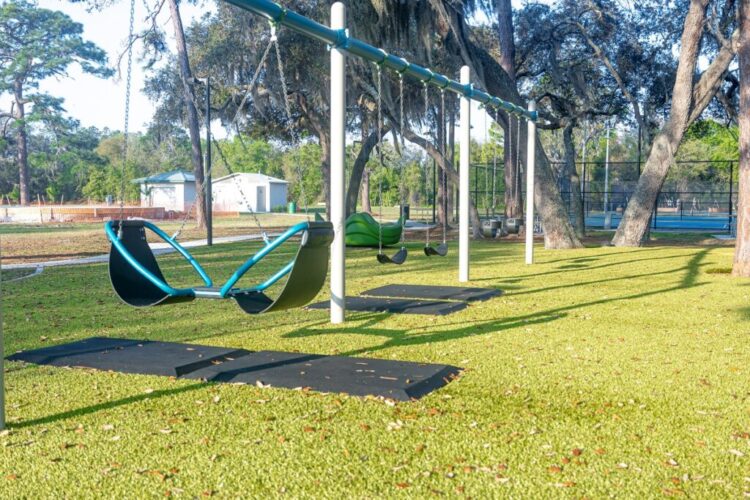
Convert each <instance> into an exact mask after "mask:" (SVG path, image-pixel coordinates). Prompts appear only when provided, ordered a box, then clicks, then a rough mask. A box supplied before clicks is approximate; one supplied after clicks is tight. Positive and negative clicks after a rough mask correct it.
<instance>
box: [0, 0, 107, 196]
mask: <svg viewBox="0 0 750 500" xmlns="http://www.w3.org/2000/svg"><path fill="white" fill-rule="evenodd" d="M82 34H83V26H82V25H81V24H79V23H77V22H74V21H73V20H72V19H71V18H70V17H68V16H67V15H66V14H64V13H62V12H59V11H53V10H49V9H41V8H38V7H37V6H36V4H35V3H31V2H27V1H25V0H18V1H12V2H5V3H3V4H1V5H0V61H2V64H0V96H2V95H3V94H11V95H12V98H13V105H14V112H13V116H12V118H13V122H12V123H11V127H10V128H11V130H14V131H15V132H16V133H17V137H23V134H24V133H25V134H27V135H32V134H34V133H36V134H38V135H39V136H40V137H38V138H36V140H35V138H34V137H31V138H30V141H29V142H31V143H32V145H34V143H35V144H36V145H40V144H42V145H43V144H44V143H45V142H46V143H47V144H48V145H49V148H47V149H45V148H44V147H39V148H35V149H32V151H31V153H32V154H31V155H29V151H28V149H27V148H28V145H27V146H25V147H24V146H23V143H22V142H20V141H19V144H18V145H16V144H13V147H14V148H16V147H17V148H21V151H20V154H19V155H18V156H19V157H21V158H26V157H28V156H31V158H29V161H28V163H30V165H27V162H26V161H22V160H19V161H18V164H17V165H16V167H17V168H19V170H24V169H25V168H26V167H27V166H30V174H31V186H28V185H26V186H22V187H21V188H22V190H23V192H24V193H29V188H31V189H33V191H35V192H36V193H39V194H41V193H45V194H47V195H48V196H52V195H53V196H54V197H55V198H56V197H57V196H58V195H63V194H64V193H66V192H68V193H72V192H73V191H75V187H74V185H75V182H74V181H73V177H75V176H74V175H70V174H71V171H72V170H73V169H74V165H79V166H80V160H81V159H80V158H79V156H80V155H77V154H76V153H74V152H73V153H71V151H72V150H79V152H80V148H77V147H76V145H75V144H66V141H67V139H69V138H70V135H71V134H72V135H73V136H75V134H76V129H77V123H75V122H74V121H73V120H70V119H67V118H65V117H64V109H63V102H62V99H60V98H57V97H53V96H50V95H48V94H44V93H38V92H37V93H31V92H30V91H33V90H35V89H37V88H38V87H39V83H40V81H42V80H44V79H46V78H50V77H57V78H62V77H66V76H67V75H68V69H69V68H70V66H71V65H74V64H75V65H77V66H78V67H80V69H81V70H82V71H83V72H84V73H89V74H94V75H98V76H102V77H107V76H110V75H111V74H112V70H111V69H110V68H108V67H107V55H106V53H105V52H104V51H103V50H102V49H100V48H99V47H97V46H96V45H95V44H93V43H92V42H88V41H86V40H84V39H83V37H82ZM28 106H31V108H30V110H27V109H26V108H27V107H28ZM73 142H75V141H73ZM5 146H6V147H7V146H8V144H6V145H5ZM66 154H67V157H65V156H66ZM83 156H85V155H83ZM40 173H42V174H46V178H45V176H44V175H42V176H40V175H39V174H40ZM9 178H10V176H7V175H4V176H3V179H1V180H0V182H1V183H3V184H5V185H4V186H2V187H3V190H8V189H9V188H10V186H8V185H7V182H8V180H9Z"/></svg>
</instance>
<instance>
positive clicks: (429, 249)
mask: <svg viewBox="0 0 750 500" xmlns="http://www.w3.org/2000/svg"><path fill="white" fill-rule="evenodd" d="M424 254H425V255H426V256H428V257H433V256H435V255H439V256H440V257H445V256H446V255H448V245H446V244H445V243H441V244H439V245H438V246H437V247H433V246H430V245H426V246H425V247H424Z"/></svg>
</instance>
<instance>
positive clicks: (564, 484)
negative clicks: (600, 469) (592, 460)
mask: <svg viewBox="0 0 750 500" xmlns="http://www.w3.org/2000/svg"><path fill="white" fill-rule="evenodd" d="M575 485H576V483H574V482H573V481H564V482H562V483H555V486H557V487H558V488H572V487H573V486H575Z"/></svg>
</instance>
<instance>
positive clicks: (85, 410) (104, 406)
mask: <svg viewBox="0 0 750 500" xmlns="http://www.w3.org/2000/svg"><path fill="white" fill-rule="evenodd" d="M205 387H206V384H205V383H203V382H200V383H196V384H190V385H186V386H183V387H175V388H173V389H162V390H158V391H154V392H152V393H149V394H146V393H142V394H137V395H134V396H127V397H125V398H122V399H117V400H115V401H107V402H105V403H98V404H95V405H91V406H84V407H82V408H76V409H74V410H68V411H64V412H60V413H55V414H53V415H47V416H45V417H40V418H35V419H32V420H24V421H22V422H8V427H9V428H11V429H23V428H25V427H33V426H35V425H44V424H51V423H53V422H58V421H60V420H67V419H69V418H74V417H82V416H84V415H90V414H92V413H97V412H99V411H102V410H111V409H113V408H117V407H119V406H125V405H129V404H132V403H138V402H140V401H144V400H146V399H156V398H162V397H166V396H174V395H177V394H182V393H185V392H190V391H194V390H196V389H202V388H205Z"/></svg>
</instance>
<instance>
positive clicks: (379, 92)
mask: <svg viewBox="0 0 750 500" xmlns="http://www.w3.org/2000/svg"><path fill="white" fill-rule="evenodd" d="M377 71H378V89H377V98H378V102H377V108H378V123H377V127H378V160H379V162H380V172H379V175H378V201H379V203H380V210H379V212H380V216H379V217H380V221H379V223H378V255H382V254H383V170H384V164H383V144H382V141H383V128H382V127H383V110H382V99H383V97H382V96H383V94H382V92H383V81H382V71H381V68H380V66H378V67H377Z"/></svg>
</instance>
